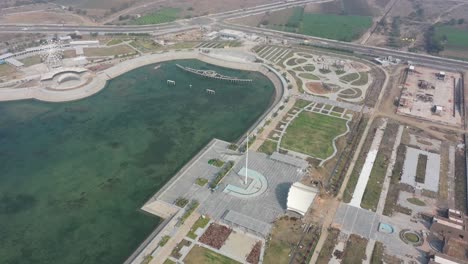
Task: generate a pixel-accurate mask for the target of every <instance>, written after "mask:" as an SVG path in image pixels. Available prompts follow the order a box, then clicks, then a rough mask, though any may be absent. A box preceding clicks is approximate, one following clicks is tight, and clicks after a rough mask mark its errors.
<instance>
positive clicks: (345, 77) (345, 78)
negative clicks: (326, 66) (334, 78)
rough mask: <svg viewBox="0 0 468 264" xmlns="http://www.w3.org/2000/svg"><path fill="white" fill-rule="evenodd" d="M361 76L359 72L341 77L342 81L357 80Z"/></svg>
mask: <svg viewBox="0 0 468 264" xmlns="http://www.w3.org/2000/svg"><path fill="white" fill-rule="evenodd" d="M358 78H359V74H358V73H355V72H353V73H348V74H346V75H344V76H342V77H340V81H343V82H352V81H354V80H357V79H358Z"/></svg>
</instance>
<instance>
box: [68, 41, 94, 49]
mask: <svg viewBox="0 0 468 264" xmlns="http://www.w3.org/2000/svg"><path fill="white" fill-rule="evenodd" d="M70 46H71V47H73V48H76V47H97V46H99V40H77V41H70Z"/></svg>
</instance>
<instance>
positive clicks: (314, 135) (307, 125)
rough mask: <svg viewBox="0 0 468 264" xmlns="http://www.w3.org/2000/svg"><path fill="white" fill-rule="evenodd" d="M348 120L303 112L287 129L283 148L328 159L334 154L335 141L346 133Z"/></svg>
mask: <svg viewBox="0 0 468 264" xmlns="http://www.w3.org/2000/svg"><path fill="white" fill-rule="evenodd" d="M346 122H347V121H346V120H344V119H341V118H335V117H331V116H328V115H323V114H319V113H312V112H302V113H300V114H299V115H298V116H297V118H296V119H294V120H293V121H292V122H291V124H290V125H289V126H288V127H287V129H286V133H285V135H284V136H283V138H282V140H281V148H284V149H287V150H292V151H297V152H300V153H304V154H307V155H310V156H312V157H316V158H319V159H326V158H328V157H329V156H330V155H332V154H333V152H334V149H333V140H334V138H335V137H337V136H338V135H341V134H343V133H345V132H346V130H347V127H346Z"/></svg>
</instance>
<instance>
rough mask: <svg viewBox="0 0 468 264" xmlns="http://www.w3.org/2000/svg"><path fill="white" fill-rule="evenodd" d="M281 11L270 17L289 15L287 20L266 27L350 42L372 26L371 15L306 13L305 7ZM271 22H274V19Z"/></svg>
mask: <svg viewBox="0 0 468 264" xmlns="http://www.w3.org/2000/svg"><path fill="white" fill-rule="evenodd" d="M279 12H280V11H278V12H273V13H272V14H270V15H269V16H268V17H275V16H279V15H289V17H288V19H287V22H286V23H283V24H278V23H277V22H278V21H275V22H276V23H269V24H267V25H266V27H268V28H271V29H274V30H280V31H286V32H295V33H300V34H305V35H310V36H316V37H322V38H328V39H335V40H341V41H348V42H349V41H353V40H355V39H358V38H359V37H360V36H361V35H362V34H363V33H364V32H365V31H366V30H367V29H368V28H370V27H371V26H372V17H371V16H361V15H335V14H312V13H305V12H304V7H296V8H293V11H292V12H291V11H289V12H288V13H287V14H286V13H283V14H280V13H279ZM275 14H277V15H275ZM270 20H271V19H270ZM283 21H284V18H283ZM270 22H273V20H271V21H270ZM262 23H264V24H265V21H262Z"/></svg>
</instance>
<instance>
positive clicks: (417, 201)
mask: <svg viewBox="0 0 468 264" xmlns="http://www.w3.org/2000/svg"><path fill="white" fill-rule="evenodd" d="M407 201H408V202H410V203H412V204H414V205H417V206H425V205H426V203H425V202H424V201H421V200H419V199H418V198H415V197H412V198H408V199H407Z"/></svg>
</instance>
